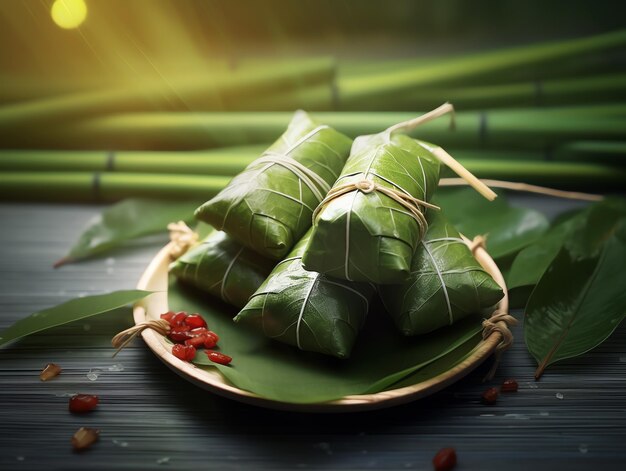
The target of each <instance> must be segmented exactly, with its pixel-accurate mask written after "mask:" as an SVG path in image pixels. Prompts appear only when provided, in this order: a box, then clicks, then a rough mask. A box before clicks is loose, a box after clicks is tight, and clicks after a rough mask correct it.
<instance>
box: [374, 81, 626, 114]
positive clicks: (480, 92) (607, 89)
mask: <svg viewBox="0 0 626 471" xmlns="http://www.w3.org/2000/svg"><path fill="white" fill-rule="evenodd" d="M625 98H626V74H610V75H601V76H591V77H583V78H576V79H566V80H551V81H539V80H537V81H534V82H524V83H511V84H504V85H485V86H474V87H459V88H454V87H452V88H425V89H419V90H415V91H413V92H410V93H407V94H406V95H405V96H403V97H402V98H399V99H395V100H389V101H387V103H386V104H385V105H384V109H390V108H392V109H395V110H412V109H428V108H434V107H436V106H438V105H439V104H441V103H443V102H445V101H449V102H450V103H454V105H455V106H456V107H457V109H459V110H467V109H472V108H502V107H517V106H520V107H522V106H555V105H563V104H568V103H575V104H576V105H582V104H584V103H594V102H595V103H599V102H615V101H618V100H624V99H625Z"/></svg>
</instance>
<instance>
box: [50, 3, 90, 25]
mask: <svg viewBox="0 0 626 471" xmlns="http://www.w3.org/2000/svg"><path fill="white" fill-rule="evenodd" d="M50 13H51V15H52V20H53V21H54V22H55V23H56V24H57V25H58V26H60V27H61V28H63V29H74V28H78V27H79V26H80V25H81V24H82V23H83V21H85V18H87V5H86V4H85V0H55V2H54V3H53V4H52V10H51V11H50Z"/></svg>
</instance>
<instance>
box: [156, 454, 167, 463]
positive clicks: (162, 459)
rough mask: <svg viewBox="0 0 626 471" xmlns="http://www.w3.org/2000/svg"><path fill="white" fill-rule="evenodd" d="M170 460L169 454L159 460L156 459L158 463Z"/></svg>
mask: <svg viewBox="0 0 626 471" xmlns="http://www.w3.org/2000/svg"><path fill="white" fill-rule="evenodd" d="M169 462H170V457H169V456H164V457H162V458H159V459H158V460H156V463H157V464H167V463H169Z"/></svg>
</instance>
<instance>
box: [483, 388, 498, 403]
mask: <svg viewBox="0 0 626 471" xmlns="http://www.w3.org/2000/svg"><path fill="white" fill-rule="evenodd" d="M497 400H498V388H489V389H487V390H486V391H485V392H484V393H483V395H482V402H483V404H487V405H489V406H491V405H493V404H495V403H496V401H497Z"/></svg>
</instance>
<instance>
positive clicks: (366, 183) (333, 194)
mask: <svg viewBox="0 0 626 471" xmlns="http://www.w3.org/2000/svg"><path fill="white" fill-rule="evenodd" d="M353 191H360V192H361V193H365V194H368V193H372V192H374V191H378V192H379V193H382V194H384V195H385V196H388V197H389V198H391V199H392V200H394V201H395V202H396V203H398V204H400V205H401V206H403V207H404V208H405V209H407V210H408V211H409V215H410V216H411V217H413V219H415V221H416V222H417V225H418V227H419V230H420V237H419V238H420V239H421V238H422V237H423V236H424V234H425V233H426V230H427V229H428V223H427V222H426V217H425V216H424V213H423V212H422V209H421V207H420V206H423V207H426V208H431V209H439V206H435V205H434V204H431V203H428V202H426V201H423V200H420V199H419V198H415V197H413V196H411V195H410V194H408V193H405V192H404V191H400V190H397V189H395V188H389V187H386V186H382V185H378V184H377V183H376V182H373V181H371V180H360V181H358V182H352V183H344V184H343V185H339V186H336V187H334V188H332V189H331V190H330V191H329V192H328V194H327V195H326V197H325V198H324V199H323V200H322V201H321V202H320V204H319V205H318V207H317V208H315V211H313V223H315V220H316V219H317V216H318V215H319V213H320V211H322V209H324V208H325V207H326V205H328V203H330V202H331V201H332V200H334V199H335V198H339V197H340V196H343V195H345V194H347V193H351V192H353Z"/></svg>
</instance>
